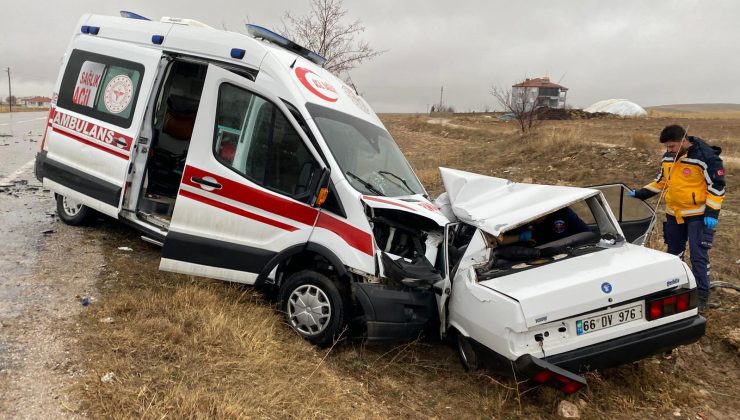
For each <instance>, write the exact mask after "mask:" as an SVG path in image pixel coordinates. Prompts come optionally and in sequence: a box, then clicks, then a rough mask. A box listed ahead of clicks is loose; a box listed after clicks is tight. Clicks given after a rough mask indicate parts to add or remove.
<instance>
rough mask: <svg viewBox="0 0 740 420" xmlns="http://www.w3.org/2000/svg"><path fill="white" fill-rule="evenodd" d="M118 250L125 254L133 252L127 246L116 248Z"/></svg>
mask: <svg viewBox="0 0 740 420" xmlns="http://www.w3.org/2000/svg"><path fill="white" fill-rule="evenodd" d="M118 250H119V251H126V252H131V251H133V249H131V248H130V247H127V246H119V247H118Z"/></svg>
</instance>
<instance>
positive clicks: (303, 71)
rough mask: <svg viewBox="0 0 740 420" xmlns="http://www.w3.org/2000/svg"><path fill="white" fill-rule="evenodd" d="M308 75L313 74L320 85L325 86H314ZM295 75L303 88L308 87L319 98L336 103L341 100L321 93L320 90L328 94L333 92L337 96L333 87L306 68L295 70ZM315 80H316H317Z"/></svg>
mask: <svg viewBox="0 0 740 420" xmlns="http://www.w3.org/2000/svg"><path fill="white" fill-rule="evenodd" d="M307 74H312V75H314V76H315V78H316V79H318V81H319V83H321V84H323V85H324V86H314V85H313V84H312V83H311V82H310V81H309V80H308V79H307V78H306V75H307ZM295 75H296V76H297V77H298V80H300V81H301V83H302V84H303V86H305V87H306V89H308V90H309V91H311V93H313V94H314V95H316V96H318V97H319V98H321V99H323V100H325V101H328V102H336V101H337V99H339V97H338V96H335V97H333V98H332V97H331V96H327V95H326V94H324V93H322V92H320V91H319V89H322V90H324V91H325V92H326V93H331V92H333V93H334V94H335V95H336V91H335V90H334V87H333V86H331V85H330V84H329V83H327V82H325V81H324V80H323V79H322V78H320V77H319V75H318V74H316V73H314V72H312V71H311V70H309V69H307V68H304V67H296V69H295ZM316 79H315V80H316Z"/></svg>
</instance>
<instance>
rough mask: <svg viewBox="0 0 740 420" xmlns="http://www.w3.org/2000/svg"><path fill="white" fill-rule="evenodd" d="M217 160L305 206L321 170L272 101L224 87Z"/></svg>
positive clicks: (218, 119)
mask: <svg viewBox="0 0 740 420" xmlns="http://www.w3.org/2000/svg"><path fill="white" fill-rule="evenodd" d="M213 152H214V155H215V156H216V159H217V160H218V161H219V162H221V163H222V164H224V165H226V166H228V167H229V168H231V169H232V170H234V171H236V172H238V173H240V174H242V175H244V176H245V177H247V178H248V179H249V180H251V181H253V182H254V183H256V184H258V185H261V186H263V187H265V188H267V189H270V190H273V191H275V192H279V193H281V194H284V195H287V196H290V197H292V198H295V199H296V200H300V201H304V202H308V200H309V198H310V197H311V192H312V190H313V186H314V185H315V183H316V182H317V180H318V177H319V172H320V166H319V164H318V162H317V161H316V159H314V157H313V155H311V153H310V152H309V150H308V148H307V147H306V145H305V144H304V143H303V139H301V137H300V136H299V135H298V133H297V132H296V131H295V130H294V129H293V126H292V125H291V124H290V122H289V121H288V119H287V118H286V117H285V115H283V113H282V112H281V111H280V109H279V108H278V107H277V106H275V104H273V103H272V102H270V101H268V100H266V99H265V98H263V97H261V96H259V95H256V94H254V93H252V92H249V91H248V90H245V89H242V88H239V87H236V86H234V85H230V84H228V83H224V84H222V85H221V87H220V88H219V93H218V105H217V109H216V127H215V135H214V142H213Z"/></svg>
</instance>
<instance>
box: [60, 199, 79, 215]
mask: <svg viewBox="0 0 740 420" xmlns="http://www.w3.org/2000/svg"><path fill="white" fill-rule="evenodd" d="M62 209H64V213H65V214H67V215H68V216H70V217H74V216H77V214H78V213H79V212H80V210H82V204H81V203H78V202H77V201H75V200H73V199H71V198H68V197H63V198H62Z"/></svg>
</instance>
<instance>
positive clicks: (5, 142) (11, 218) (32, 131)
mask: <svg viewBox="0 0 740 420" xmlns="http://www.w3.org/2000/svg"><path fill="white" fill-rule="evenodd" d="M46 116H47V113H46V112H33V113H30V112H23V113H4V114H0V238H2V244H3V245H2V247H3V252H2V253H1V254H0V302H2V303H3V304H2V305H0V320H6V319H9V318H12V317H16V316H18V315H20V314H21V313H22V311H23V306H24V299H23V297H22V296H23V289H24V285H23V284H19V283H18V281H17V279H19V278H21V277H23V276H26V275H29V274H31V272H32V270H33V267H34V265H35V262H36V259H37V258H38V248H39V245H40V241H41V240H42V238H43V232H44V231H47V230H49V229H51V224H52V222H53V221H54V220H53V213H50V210H51V209H53V202H52V196H51V194H50V193H48V192H44V191H43V190H42V188H41V183H39V182H38V181H37V180H36V178H34V176H33V162H34V156H35V155H36V153H37V152H38V150H39V148H40V145H41V135H42V134H43V129H44V126H45V120H46Z"/></svg>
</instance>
